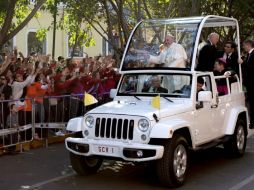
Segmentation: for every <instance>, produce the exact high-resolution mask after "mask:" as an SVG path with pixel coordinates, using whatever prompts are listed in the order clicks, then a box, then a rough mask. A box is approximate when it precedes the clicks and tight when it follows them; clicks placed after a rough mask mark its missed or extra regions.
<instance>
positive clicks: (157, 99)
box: [151, 95, 161, 109]
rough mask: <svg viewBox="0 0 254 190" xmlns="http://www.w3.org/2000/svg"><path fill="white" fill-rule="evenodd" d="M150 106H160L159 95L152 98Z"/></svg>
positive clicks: (157, 107)
mask: <svg viewBox="0 0 254 190" xmlns="http://www.w3.org/2000/svg"><path fill="white" fill-rule="evenodd" d="M151 105H152V107H154V108H156V109H160V108H161V98H160V95H158V96H155V97H153V98H152V102H151Z"/></svg>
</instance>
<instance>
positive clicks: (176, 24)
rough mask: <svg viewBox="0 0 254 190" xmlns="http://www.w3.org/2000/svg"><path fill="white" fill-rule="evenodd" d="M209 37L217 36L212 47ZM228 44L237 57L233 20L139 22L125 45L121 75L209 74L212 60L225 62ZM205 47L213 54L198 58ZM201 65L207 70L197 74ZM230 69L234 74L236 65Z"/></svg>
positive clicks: (235, 29) (216, 17)
mask: <svg viewBox="0 0 254 190" xmlns="http://www.w3.org/2000/svg"><path fill="white" fill-rule="evenodd" d="M213 33H216V34H217V35H218V36H219V41H218V43H216V44H213V42H212V41H211V40H210V39H209V36H211V35H210V34H213ZM228 41H230V42H234V44H236V47H237V48H234V52H233V53H235V54H238V53H239V52H238V51H239V46H238V45H239V37H238V29H237V21H236V20H235V19H233V18H226V17H220V16H207V17H190V18H176V19H167V20H147V21H143V22H141V23H140V24H139V25H138V26H137V28H136V29H135V31H134V32H133V35H132V37H131V40H130V42H129V43H128V44H127V50H126V53H125V56H124V59H123V62H122V66H121V71H131V70H153V69H160V70H161V69H163V70H165V69H171V70H172V69H178V70H195V69H196V70H198V71H213V66H214V63H215V60H216V59H218V58H221V57H222V58H224V59H226V58H227V57H226V53H225V48H224V47H225V44H226V43H227V42H228ZM208 46H212V48H213V49H214V53H212V54H211V55H210V54H209V52H208V53H207V54H204V53H203V54H202V48H203V47H208ZM208 49H209V48H208ZM210 49H211V48H210ZM227 54H228V53H227ZM201 55H202V56H203V57H202V56H201ZM201 57H202V58H201ZM236 57H237V56H236ZM203 62H204V63H203ZM203 64H204V65H209V67H208V68H205V69H203V70H202V69H201V70H199V69H198V68H197V65H203ZM232 67H234V70H235V71H236V72H237V73H238V70H239V69H238V67H239V65H238V64H233V66H231V65H230V68H232Z"/></svg>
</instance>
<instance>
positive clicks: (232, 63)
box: [218, 51, 239, 76]
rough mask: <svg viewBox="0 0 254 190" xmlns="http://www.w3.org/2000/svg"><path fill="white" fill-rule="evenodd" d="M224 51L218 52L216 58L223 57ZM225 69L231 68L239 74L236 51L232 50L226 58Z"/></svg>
mask: <svg viewBox="0 0 254 190" xmlns="http://www.w3.org/2000/svg"><path fill="white" fill-rule="evenodd" d="M223 55H224V51H221V52H219V53H218V58H221V57H223ZM226 61H227V65H226V70H230V71H231V70H233V71H235V72H236V73H237V74H238V76H239V63H238V54H237V52H233V53H232V54H231V55H230V56H229V57H228V58H227V59H226Z"/></svg>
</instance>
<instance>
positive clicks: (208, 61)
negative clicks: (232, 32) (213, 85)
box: [196, 33, 219, 71]
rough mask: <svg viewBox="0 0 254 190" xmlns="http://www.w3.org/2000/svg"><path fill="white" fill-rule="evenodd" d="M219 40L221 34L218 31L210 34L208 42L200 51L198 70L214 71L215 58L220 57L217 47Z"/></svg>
mask: <svg viewBox="0 0 254 190" xmlns="http://www.w3.org/2000/svg"><path fill="white" fill-rule="evenodd" d="M218 42H219V35H218V34H217V33H211V34H209V36H208V41H207V43H206V44H205V45H204V46H203V47H202V48H201V50H200V52H199V56H198V64H197V66H196V71H213V68H214V63H215V60H216V58H217V57H218V54H217V47H216V45H217V43H218Z"/></svg>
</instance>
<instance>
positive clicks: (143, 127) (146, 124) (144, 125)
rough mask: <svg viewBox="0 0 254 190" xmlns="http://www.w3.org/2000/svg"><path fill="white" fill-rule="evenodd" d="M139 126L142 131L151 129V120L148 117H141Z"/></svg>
mask: <svg viewBox="0 0 254 190" xmlns="http://www.w3.org/2000/svg"><path fill="white" fill-rule="evenodd" d="M138 128H139V130H140V131H142V132H146V131H147V130H148V129H149V122H148V121H147V120H146V119H140V120H139V122H138Z"/></svg>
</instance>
